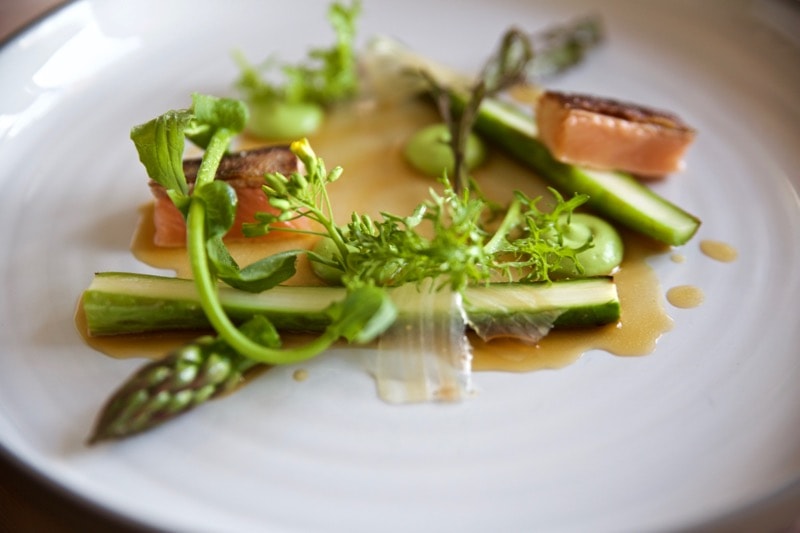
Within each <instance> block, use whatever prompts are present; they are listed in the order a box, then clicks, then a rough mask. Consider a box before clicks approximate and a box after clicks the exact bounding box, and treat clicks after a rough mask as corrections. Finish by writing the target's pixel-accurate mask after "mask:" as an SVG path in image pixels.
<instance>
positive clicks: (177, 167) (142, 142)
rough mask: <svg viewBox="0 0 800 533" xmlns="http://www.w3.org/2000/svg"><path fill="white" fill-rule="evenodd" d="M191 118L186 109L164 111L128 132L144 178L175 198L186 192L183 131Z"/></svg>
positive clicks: (184, 194) (187, 190)
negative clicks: (134, 146)
mask: <svg viewBox="0 0 800 533" xmlns="http://www.w3.org/2000/svg"><path fill="white" fill-rule="evenodd" d="M191 119H192V114H191V112H190V111H188V110H178V111H168V112H167V113H164V114H163V115H161V116H159V117H156V118H154V119H153V120H150V121H149V122H145V123H144V124H141V125H139V126H134V127H133V128H132V129H131V140H132V141H133V142H134V144H135V145H136V150H137V151H138V153H139V160H140V161H141V162H142V164H143V165H144V168H145V169H146V171H147V175H148V176H149V177H150V179H152V180H153V181H155V182H156V183H158V184H159V185H162V186H163V187H164V188H165V189H167V191H172V192H173V194H176V195H178V196H186V195H187V194H188V192H189V187H188V185H187V183H186V176H185V175H184V173H183V149H184V130H185V129H186V126H187V125H188V124H189V122H190V121H191Z"/></svg>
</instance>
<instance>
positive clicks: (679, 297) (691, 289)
mask: <svg viewBox="0 0 800 533" xmlns="http://www.w3.org/2000/svg"><path fill="white" fill-rule="evenodd" d="M704 299H705V295H704V294H703V291H702V289H700V288H699V287H695V286H694V285H678V286H677V287H672V288H671V289H669V290H668V291H667V301H668V302H669V303H671V304H672V305H674V306H675V307H680V308H681V309H690V308H692V307H697V306H699V305H700V304H702V303H703V300H704Z"/></svg>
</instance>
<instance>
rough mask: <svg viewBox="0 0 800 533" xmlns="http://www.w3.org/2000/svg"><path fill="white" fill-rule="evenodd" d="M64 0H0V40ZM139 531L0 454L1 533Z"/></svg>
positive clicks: (132, 532) (121, 532)
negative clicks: (28, 532)
mask: <svg viewBox="0 0 800 533" xmlns="http://www.w3.org/2000/svg"><path fill="white" fill-rule="evenodd" d="M62 3H64V0H0V42H3V41H5V39H6V38H8V37H9V36H11V35H12V34H13V33H14V32H16V31H18V30H20V29H22V28H24V27H25V26H26V25H27V24H29V23H30V22H32V21H34V20H36V19H37V18H38V17H40V16H42V15H44V14H45V13H47V12H48V11H50V10H51V9H54V8H56V7H57V6H58V5H59V4H62ZM6 531H8V532H17V531H19V532H27V531H31V532H33V531H36V532H38V531H47V532H49V533H77V532H85V531H115V532H119V533H134V532H138V531H141V530H139V529H137V528H134V527H133V526H131V525H128V524H125V523H122V522H120V521H118V520H116V519H114V518H113V517H110V516H106V515H104V514H102V512H101V511H98V510H95V509H92V508H91V507H89V506H88V505H86V504H85V503H83V502H81V501H79V500H76V499H74V498H73V497H72V496H70V495H68V494H65V493H64V492H62V491H61V490H59V489H58V488H57V487H54V486H51V485H50V484H49V483H48V482H47V481H45V480H41V479H38V478H37V476H35V475H32V474H31V473H30V472H28V471H27V470H26V469H25V468H24V467H23V466H21V465H18V464H16V463H15V462H14V461H13V460H12V459H9V458H7V457H5V456H3V455H2V454H0V532H6Z"/></svg>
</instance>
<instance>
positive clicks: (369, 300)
mask: <svg viewBox="0 0 800 533" xmlns="http://www.w3.org/2000/svg"><path fill="white" fill-rule="evenodd" d="M327 313H328V315H329V316H330V317H331V320H332V322H331V324H330V325H329V326H328V331H330V332H332V333H333V334H335V335H336V336H337V337H342V338H344V339H347V340H348V341H350V342H357V343H366V342H370V341H372V340H373V339H375V337H377V336H378V335H380V334H381V333H383V332H384V331H386V328H388V327H389V326H391V325H392V323H393V322H394V321H395V318H396V317H397V309H396V308H395V306H394V305H393V304H392V301H391V299H390V298H389V296H388V294H387V293H386V291H385V290H382V289H379V288H377V287H374V286H366V285H365V286H362V287H357V288H355V289H351V290H350V291H348V294H347V297H346V298H345V299H344V300H343V301H341V302H336V303H334V304H333V305H331V306H330V307H329V308H328V310H327Z"/></svg>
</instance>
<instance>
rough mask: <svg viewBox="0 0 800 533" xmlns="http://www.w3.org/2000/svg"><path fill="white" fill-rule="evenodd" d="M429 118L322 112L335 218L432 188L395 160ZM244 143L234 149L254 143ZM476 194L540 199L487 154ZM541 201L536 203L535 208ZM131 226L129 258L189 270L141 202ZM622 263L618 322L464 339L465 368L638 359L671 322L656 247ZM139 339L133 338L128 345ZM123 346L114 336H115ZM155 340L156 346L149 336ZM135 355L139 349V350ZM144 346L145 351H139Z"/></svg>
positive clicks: (425, 111)
mask: <svg viewBox="0 0 800 533" xmlns="http://www.w3.org/2000/svg"><path fill="white" fill-rule="evenodd" d="M436 121H437V116H436V115H435V114H434V112H433V110H432V109H431V108H430V107H429V106H428V105H426V104H424V103H418V102H412V103H409V104H408V105H405V106H399V107H398V106H393V107H387V108H381V107H376V106H366V105H364V106H358V105H357V106H354V107H350V108H347V109H341V110H337V111H334V112H333V113H331V114H330V115H329V117H328V119H327V122H326V124H325V125H324V126H323V128H322V131H321V132H319V133H318V134H317V135H315V136H313V137H311V138H310V141H311V145H312V147H313V148H314V150H315V151H316V152H317V154H318V155H320V156H322V157H323V159H324V160H325V163H326V165H327V167H328V168H329V169H330V168H332V167H334V166H336V165H341V166H343V167H344V169H345V171H344V174H343V176H342V177H341V178H340V179H339V181H337V182H336V183H334V184H332V185H331V186H330V188H329V192H330V194H331V198H332V203H333V205H334V206H335V207H336V209H337V212H336V219H337V222H339V223H345V222H346V221H348V220H349V218H350V214H351V212H353V211H358V212H361V213H367V214H369V215H370V216H372V217H374V218H379V217H380V213H381V211H390V212H393V213H397V214H406V213H410V212H411V211H412V209H413V208H414V207H415V206H416V205H417V204H419V203H420V202H421V201H423V200H424V199H426V198H428V194H429V193H428V190H429V188H431V187H434V188H435V189H439V185H438V184H437V183H436V182H435V180H432V179H431V178H427V177H424V176H422V175H419V174H417V173H415V172H414V171H413V170H412V169H411V168H410V167H409V166H408V164H407V163H406V161H405V160H404V159H403V156H402V148H403V146H404V143H405V141H406V139H407V138H408V137H409V136H410V135H412V134H413V133H414V132H416V131H417V130H418V129H419V128H420V127H422V126H424V125H427V124H430V123H434V122H436ZM258 145H259V143H258V142H256V141H254V140H249V139H245V140H244V141H243V142H242V144H241V145H240V146H238V147H237V148H242V149H244V148H251V147H255V146H258ZM475 178H476V180H477V182H478V183H479V186H480V187H481V189H482V190H483V192H484V193H485V194H486V195H487V196H488V197H489V198H492V199H493V200H496V201H500V202H507V201H508V200H509V199H510V198H511V196H512V193H513V191H514V190H515V189H517V190H521V191H523V192H525V193H526V194H528V195H530V196H532V197H535V196H539V195H543V196H544V197H545V198H549V193H548V192H547V189H546V184H544V183H543V182H542V181H541V180H539V179H537V178H536V177H535V176H533V174H532V173H531V171H529V170H527V169H524V168H522V167H520V166H519V165H517V164H516V163H514V162H513V161H511V160H509V159H507V158H505V157H503V156H502V155H499V154H497V153H491V154H490V155H489V158H488V160H487V163H486V164H485V165H484V166H483V167H481V168H480V169H478V170H476V171H475ZM541 205H542V206H543V207H546V206H547V203H546V201H545V202H543V203H542V204H541ZM141 214H142V217H141V221H142V222H141V224H140V227H139V229H138V231H137V234H136V236H135V238H134V242H133V252H134V254H135V256H136V257H137V258H138V259H139V260H141V261H143V262H145V263H147V264H149V265H152V266H155V267H158V268H168V269H174V270H175V271H176V272H177V274H178V275H180V276H189V275H190V270H189V267H188V262H187V260H186V257H185V250H182V249H178V250H175V249H160V248H158V247H155V246H154V245H153V244H152V240H151V239H152V231H153V228H152V208H151V207H149V206H146V207H144V208H142V212H141ZM313 242H314V239H313V238H306V237H300V238H296V239H286V240H280V241H278V242H276V243H273V244H264V243H259V244H253V243H246V244H245V243H236V242H234V243H229V247H230V250H231V254H232V255H233V256H234V258H235V259H236V260H237V261H238V262H239V263H240V264H241V265H245V264H247V263H249V262H252V261H254V260H256V259H259V258H261V257H264V256H265V255H267V254H270V253H274V252H277V251H280V250H286V249H293V248H298V247H303V248H308V247H310V246H311V245H312V244H313ZM625 246H626V253H625V257H626V259H625V261H624V262H623V264H622V266H621V268H620V269H619V271H618V272H617V273H616V275H615V280H616V282H617V285H618V290H619V294H620V299H621V302H622V310H623V311H622V319H621V320H620V322H619V323H618V324H612V325H609V326H605V327H600V328H586V329H580V330H579V329H570V330H561V331H553V332H551V333H550V334H549V335H548V336H547V337H546V338H545V339H543V340H542V341H541V342H540V343H539V344H538V345H535V346H532V345H528V344H523V343H520V342H516V341H506V340H503V341H492V342H490V343H483V342H481V341H479V340H477V339H472V340H473V343H474V348H475V358H474V360H473V368H474V369H475V370H503V371H529V370H535V369H540V368H558V367H563V366H565V365H567V364H569V363H571V362H573V361H575V360H576V359H577V358H579V357H580V356H581V354H583V353H584V352H586V351H589V350H592V349H600V350H606V351H608V352H610V353H613V354H616V355H622V356H631V355H644V354H648V353H650V352H652V351H653V349H654V348H655V343H656V340H657V339H658V338H659V337H660V336H661V334H662V333H664V332H666V331H668V330H669V329H670V328H671V324H672V321H671V319H670V318H669V317H668V316H667V315H666V313H665V311H664V306H663V302H662V301H663V296H662V294H661V289H660V287H659V284H658V280H657V278H656V276H655V273H654V272H653V271H652V269H651V268H650V267H649V266H648V265H647V264H646V262H645V259H646V258H647V257H649V256H651V255H655V254H659V253H664V252H665V251H666V248H665V247H663V246H662V245H659V244H656V243H653V242H652V241H649V240H647V239H644V238H640V237H636V236H632V235H625ZM298 270H299V271H298V274H297V276H296V277H295V278H294V279H293V280H292V281H291V282H292V283H294V284H318V283H319V281H318V280H317V279H316V278H315V277H314V276H313V274H311V272H310V269H309V268H308V265H307V263H304V262H301V263H300V264H299V268H298ZM138 342H139V340H138V339H137V340H136V343H138ZM101 343H104V344H105V346H104V347H100V346H98V345H97V343H95V342H91V344H92V345H93V346H95V347H96V348H98V349H100V350H102V351H104V352H106V353H111V354H115V355H123V354H124V353H126V352H125V350H124V349H115V348H114V346H116V345H120V342H119V341H110V342H106V341H104V340H103V341H101ZM123 343H124V342H123ZM155 346H157V347H159V348H161V347H163V346H164V345H163V344H161V343H159V342H158V341H155ZM137 351H138V352H139V354H140V355H146V354H143V353H142V351H143V350H142V346H139V347H138V349H137ZM144 351H146V350H144Z"/></svg>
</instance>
